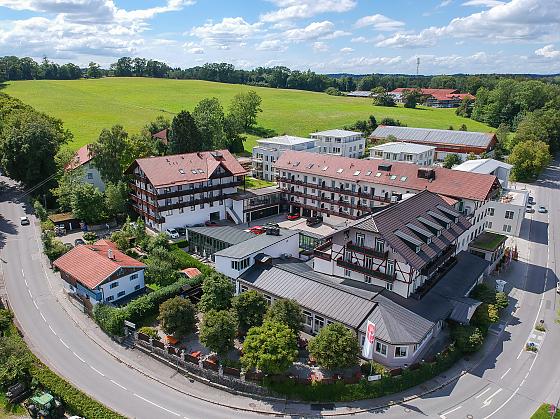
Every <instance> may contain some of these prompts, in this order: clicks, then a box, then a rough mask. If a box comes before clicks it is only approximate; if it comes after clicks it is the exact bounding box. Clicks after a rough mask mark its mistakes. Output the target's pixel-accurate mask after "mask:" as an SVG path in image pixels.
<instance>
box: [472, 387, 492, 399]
mask: <svg viewBox="0 0 560 419" xmlns="http://www.w3.org/2000/svg"><path fill="white" fill-rule="evenodd" d="M489 391H490V387H488V388H487V389H486V390H484V391H483V392H482V393H480V394H479V395H478V396H476V397H475V399H478V398H480V397H482V396H483V395H484V394H486V393H488V392H489Z"/></svg>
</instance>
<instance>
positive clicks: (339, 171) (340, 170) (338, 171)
mask: <svg viewBox="0 0 560 419" xmlns="http://www.w3.org/2000/svg"><path fill="white" fill-rule="evenodd" d="M343 171H344V169H338V170H337V171H336V173H342V172H343Z"/></svg>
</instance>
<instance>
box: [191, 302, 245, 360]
mask: <svg viewBox="0 0 560 419" xmlns="http://www.w3.org/2000/svg"><path fill="white" fill-rule="evenodd" d="M236 332H237V320H236V318H235V315H234V314H233V313H232V312H231V311H229V310H221V311H216V310H211V311H208V312H207V313H205V314H204V317H203V318H202V322H201V324H200V333H199V337H200V342H201V343H202V344H203V345H204V346H206V347H207V348H208V349H210V350H212V351H214V352H216V353H217V354H218V355H220V356H221V355H225V354H226V353H227V352H228V351H229V350H230V349H233V340H234V339H235V334H236Z"/></svg>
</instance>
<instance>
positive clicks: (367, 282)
mask: <svg viewBox="0 0 560 419" xmlns="http://www.w3.org/2000/svg"><path fill="white" fill-rule="evenodd" d="M364 282H365V283H366V284H371V276H368V275H364Z"/></svg>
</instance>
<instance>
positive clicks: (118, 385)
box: [110, 380, 126, 390]
mask: <svg viewBox="0 0 560 419" xmlns="http://www.w3.org/2000/svg"><path fill="white" fill-rule="evenodd" d="M110 381H111V382H112V383H113V384H114V385H116V386H117V387H120V388H122V389H123V390H126V387H124V386H121V385H120V384H119V383H117V382H116V381H114V380H110Z"/></svg>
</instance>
